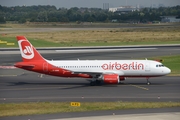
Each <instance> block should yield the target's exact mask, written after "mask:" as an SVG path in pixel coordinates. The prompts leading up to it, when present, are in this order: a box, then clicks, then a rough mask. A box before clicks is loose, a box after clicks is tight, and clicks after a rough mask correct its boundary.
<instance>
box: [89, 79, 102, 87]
mask: <svg viewBox="0 0 180 120" xmlns="http://www.w3.org/2000/svg"><path fill="white" fill-rule="evenodd" d="M90 85H91V86H96V85H101V81H100V80H91V82H90Z"/></svg>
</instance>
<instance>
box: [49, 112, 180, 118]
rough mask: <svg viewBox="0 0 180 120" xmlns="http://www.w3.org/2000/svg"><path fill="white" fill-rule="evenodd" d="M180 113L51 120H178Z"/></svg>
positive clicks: (113, 115)
mask: <svg viewBox="0 0 180 120" xmlns="http://www.w3.org/2000/svg"><path fill="white" fill-rule="evenodd" d="M179 119H180V112H172V113H171V112H170V113H149V114H148V113H147V114H128V115H115V113H114V114H113V113H112V115H108V116H96V117H94V116H90V117H79V118H62V119H51V120H179Z"/></svg>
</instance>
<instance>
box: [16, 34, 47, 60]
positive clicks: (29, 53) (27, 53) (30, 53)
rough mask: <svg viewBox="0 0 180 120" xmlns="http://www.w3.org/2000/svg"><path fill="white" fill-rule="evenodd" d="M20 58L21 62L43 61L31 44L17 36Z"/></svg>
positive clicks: (22, 37) (24, 38)
mask: <svg viewBox="0 0 180 120" xmlns="http://www.w3.org/2000/svg"><path fill="white" fill-rule="evenodd" d="M16 38H17V40H18V44H19V48H20V52H21V56H22V59H23V62H30V61H37V60H38V61H39V60H43V61H44V58H43V57H42V56H41V55H40V54H39V52H38V51H37V50H36V49H35V48H34V47H33V46H32V44H31V43H30V42H29V41H28V40H27V39H26V37H24V36H17V37H16Z"/></svg>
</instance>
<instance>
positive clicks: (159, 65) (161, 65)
mask: <svg viewBox="0 0 180 120" xmlns="http://www.w3.org/2000/svg"><path fill="white" fill-rule="evenodd" d="M156 67H164V65H163V64H158V65H156Z"/></svg>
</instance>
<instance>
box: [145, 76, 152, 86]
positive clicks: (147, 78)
mask: <svg viewBox="0 0 180 120" xmlns="http://www.w3.org/2000/svg"><path fill="white" fill-rule="evenodd" d="M146 80H147V85H150V84H151V82H150V81H149V77H146Z"/></svg>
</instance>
